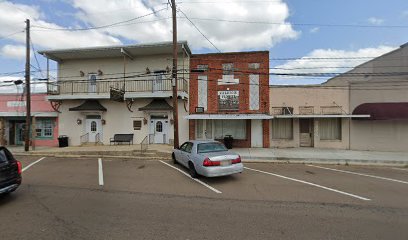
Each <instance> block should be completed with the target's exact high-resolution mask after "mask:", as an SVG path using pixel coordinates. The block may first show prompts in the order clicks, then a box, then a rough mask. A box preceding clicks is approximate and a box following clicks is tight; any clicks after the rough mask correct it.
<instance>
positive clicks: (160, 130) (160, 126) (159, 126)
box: [156, 121, 163, 133]
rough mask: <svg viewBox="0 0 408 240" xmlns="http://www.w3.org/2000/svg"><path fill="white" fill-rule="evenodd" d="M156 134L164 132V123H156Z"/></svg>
mask: <svg viewBox="0 0 408 240" xmlns="http://www.w3.org/2000/svg"><path fill="white" fill-rule="evenodd" d="M156 132H160V133H161V132H163V123H162V122H161V121H158V122H156Z"/></svg>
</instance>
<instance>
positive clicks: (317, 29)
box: [310, 27, 320, 33]
mask: <svg viewBox="0 0 408 240" xmlns="http://www.w3.org/2000/svg"><path fill="white" fill-rule="evenodd" d="M318 31H320V28H319V27H314V28H312V29H310V33H317V32H318Z"/></svg>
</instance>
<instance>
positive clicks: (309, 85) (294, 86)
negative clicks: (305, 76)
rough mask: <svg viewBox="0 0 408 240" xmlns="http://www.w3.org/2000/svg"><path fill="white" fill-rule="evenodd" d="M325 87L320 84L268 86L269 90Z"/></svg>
mask: <svg viewBox="0 0 408 240" xmlns="http://www.w3.org/2000/svg"><path fill="white" fill-rule="evenodd" d="M316 87H326V86H323V85H322V84H308V85H269V88H316Z"/></svg>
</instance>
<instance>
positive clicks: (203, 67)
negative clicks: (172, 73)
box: [197, 64, 208, 71]
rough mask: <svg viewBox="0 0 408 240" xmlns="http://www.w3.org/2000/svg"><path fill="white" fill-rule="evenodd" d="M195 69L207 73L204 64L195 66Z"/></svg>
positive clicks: (206, 66) (206, 67)
mask: <svg viewBox="0 0 408 240" xmlns="http://www.w3.org/2000/svg"><path fill="white" fill-rule="evenodd" d="M197 69H198V70H203V71H208V65H204V64H201V65H197Z"/></svg>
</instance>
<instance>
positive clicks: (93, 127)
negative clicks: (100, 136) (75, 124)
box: [91, 121, 96, 132]
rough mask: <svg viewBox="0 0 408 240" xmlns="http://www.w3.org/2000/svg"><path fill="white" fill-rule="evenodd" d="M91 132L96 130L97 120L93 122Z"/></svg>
mask: <svg viewBox="0 0 408 240" xmlns="http://www.w3.org/2000/svg"><path fill="white" fill-rule="evenodd" d="M91 132H96V122H95V121H92V122H91Z"/></svg>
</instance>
